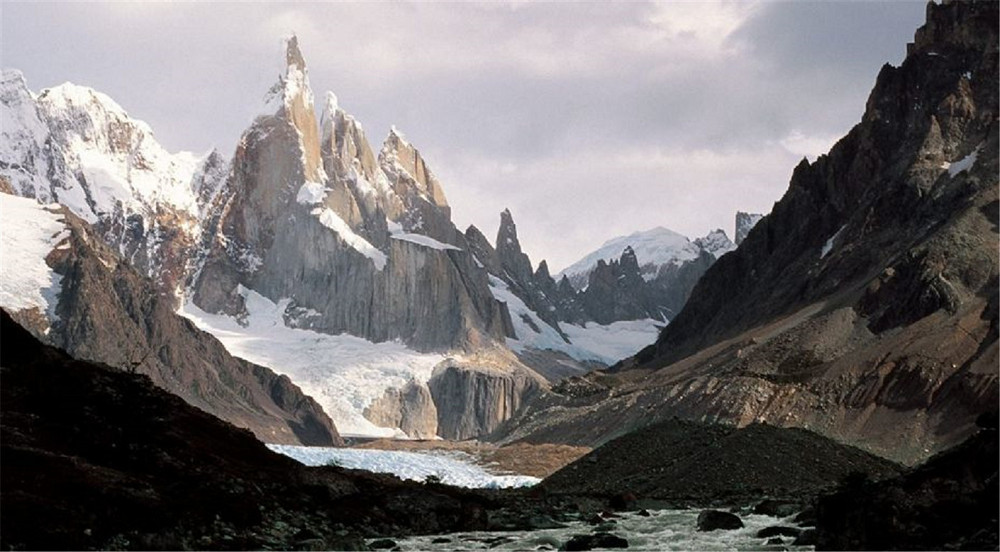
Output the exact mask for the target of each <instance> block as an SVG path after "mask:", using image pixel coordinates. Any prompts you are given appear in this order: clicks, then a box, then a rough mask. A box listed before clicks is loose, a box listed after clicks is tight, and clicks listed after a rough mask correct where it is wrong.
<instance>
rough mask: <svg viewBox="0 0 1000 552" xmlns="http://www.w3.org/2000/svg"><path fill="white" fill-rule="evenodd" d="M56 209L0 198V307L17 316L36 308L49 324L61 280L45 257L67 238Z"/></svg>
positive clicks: (4, 197) (20, 200) (20, 199)
mask: <svg viewBox="0 0 1000 552" xmlns="http://www.w3.org/2000/svg"><path fill="white" fill-rule="evenodd" d="M58 209H59V206H58V205H41V204H40V203H38V202H37V201H35V200H34V199H31V198H23V197H15V196H12V195H7V194H0V306H2V307H3V308H5V309H7V310H9V311H11V312H17V311H19V310H23V309H30V308H34V307H37V308H38V309H39V310H41V311H42V312H43V313H45V315H46V316H47V318H48V320H49V322H50V323H51V322H52V321H54V320H55V319H56V318H55V317H56V314H55V307H56V303H57V296H58V295H59V291H60V290H61V282H62V276H61V275H59V274H56V273H55V272H54V271H53V270H52V269H51V268H49V265H47V264H46V263H45V257H46V256H48V254H49V253H50V252H51V251H52V250H53V249H55V248H56V247H58V246H59V242H61V241H63V240H64V239H65V238H67V237H68V236H69V230H68V229H66V226H65V225H64V224H63V219H62V217H61V216H60V215H59V214H58V213H55V212H53V211H55V210H58Z"/></svg>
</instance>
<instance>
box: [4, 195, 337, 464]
mask: <svg viewBox="0 0 1000 552" xmlns="http://www.w3.org/2000/svg"><path fill="white" fill-rule="evenodd" d="M62 216H63V217H64V220H65V224H66V225H67V227H68V228H69V230H70V233H69V238H68V242H67V243H68V247H62V248H57V249H55V250H53V251H52V253H50V254H49V257H48V258H47V263H48V264H49V266H51V267H52V269H53V270H54V271H55V272H56V273H58V274H60V275H62V292H61V293H60V295H59V301H58V304H57V307H56V313H57V315H58V320H56V321H55V322H54V323H53V324H52V326H51V328H50V329H49V330H48V331H47V332H45V329H46V326H47V323H45V322H44V321H43V320H41V319H40V317H39V316H37V315H36V313H34V312H28V311H20V312H18V313H15V316H16V317H17V318H18V320H19V321H20V322H22V323H24V324H25V325H26V326H27V327H31V328H34V330H35V335H36V336H38V337H40V338H41V339H43V340H44V341H46V342H47V343H50V344H52V345H55V346H57V347H59V348H61V349H63V350H65V351H66V352H68V353H69V354H71V355H72V356H74V357H77V358H80V359H84V360H91V361H95V362H100V363H103V364H107V365H109V366H114V367H117V368H118V369H120V370H126V371H135V372H139V373H142V374H146V375H148V376H149V377H150V378H151V379H152V381H153V382H154V383H156V384H157V385H159V386H160V387H162V388H164V389H166V390H168V391H170V392H172V393H175V394H177V395H178V396H180V397H182V398H183V399H184V400H185V401H187V402H188V403H189V404H191V405H194V406H196V407H198V408H200V409H202V410H204V411H206V412H209V413H211V414H213V415H215V416H218V417H220V418H222V419H224V420H227V421H229V422H230V423H233V424H235V425H237V426H239V427H243V428H248V429H250V430H252V431H253V432H254V433H255V434H256V435H257V436H258V437H259V438H260V439H261V440H263V441H266V442H271V443H290V444H298V443H301V444H307V445H327V446H329V445H336V444H340V443H341V440H340V436H339V435H338V433H337V430H336V428H335V427H334V425H333V422H332V421H331V420H330V418H329V417H328V416H327V415H326V414H325V413H324V412H323V410H322V408H320V407H319V405H318V404H316V402H315V401H313V399H312V398H310V397H308V396H306V395H305V394H303V393H302V391H301V389H299V388H298V386H296V385H295V384H293V383H292V382H291V380H289V379H288V377H287V376H279V375H277V374H275V373H274V372H272V371H271V370H269V369H267V368H264V367H262V366H258V365H256V364H252V363H249V362H246V361H244V360H241V359H237V358H234V357H233V356H231V355H230V354H229V353H228V352H227V351H226V349H225V348H224V347H223V346H222V344H221V343H219V342H218V341H217V340H216V339H215V338H214V337H213V336H211V335H209V334H207V333H205V332H202V331H201V330H198V329H197V328H195V327H194V325H193V324H192V323H191V322H190V321H188V320H186V319H184V318H182V317H180V316H179V315H177V314H176V313H175V312H174V305H173V301H172V300H171V298H168V297H164V296H163V295H161V294H160V293H159V292H158V288H157V286H156V285H155V284H154V283H153V282H152V281H151V280H149V279H148V278H144V277H142V276H140V275H139V274H137V273H136V270H135V268H133V266H132V265H131V264H130V263H128V262H126V261H125V260H123V259H122V258H121V257H120V256H118V255H117V254H116V253H115V252H114V251H112V250H111V248H110V247H108V246H107V245H105V244H104V243H103V242H102V241H101V240H100V239H98V238H97V237H96V236H95V235H94V233H93V232H92V230H91V229H90V226H89V225H87V223H85V222H84V221H82V220H80V219H79V218H77V217H76V216H75V215H73V214H72V213H70V212H69V210H68V209H66V208H63V209H62ZM4 338H5V342H7V341H6V340H7V336H6V335H5V336H4ZM8 343H10V342H8Z"/></svg>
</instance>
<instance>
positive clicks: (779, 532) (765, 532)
mask: <svg viewBox="0 0 1000 552" xmlns="http://www.w3.org/2000/svg"><path fill="white" fill-rule="evenodd" d="M800 534H802V530H801V529H797V528H795V527H783V526H780V525H773V526H771V527H765V528H763V529H761V530H760V531H757V538H759V539H766V538H769V537H798V536H799V535H800Z"/></svg>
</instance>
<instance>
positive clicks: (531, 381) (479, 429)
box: [428, 355, 545, 440]
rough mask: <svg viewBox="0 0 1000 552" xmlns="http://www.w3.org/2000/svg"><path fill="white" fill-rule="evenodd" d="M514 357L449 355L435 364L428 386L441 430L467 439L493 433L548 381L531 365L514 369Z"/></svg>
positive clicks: (440, 433)
mask: <svg viewBox="0 0 1000 552" xmlns="http://www.w3.org/2000/svg"><path fill="white" fill-rule="evenodd" d="M509 365H510V361H509V360H508V361H505V362H504V361H501V362H497V361H496V360H493V359H491V358H485V356H484V355H480V357H478V358H471V359H464V360H454V359H449V360H446V361H445V362H443V363H441V364H440V365H438V366H437V367H435V368H434V374H433V376H431V379H430V382H428V387H429V388H430V393H431V396H432V397H433V398H434V404H436V405H437V417H438V418H437V426H438V429H437V432H438V435H439V436H441V437H443V438H445V439H454V440H464V439H470V438H473V437H477V436H482V435H486V434H489V433H490V432H492V431H493V430H495V429H496V428H497V427H499V426H500V424H501V423H503V422H505V421H507V420H508V419H510V418H511V417H512V416H513V415H514V413H515V412H516V411H517V410H518V409H519V408H520V407H521V404H522V403H523V402H525V401H527V400H528V399H530V398H531V397H532V395H534V394H535V393H536V392H537V391H539V390H540V389H542V388H543V387H544V386H545V385H544V382H543V380H542V379H541V378H540V377H539V376H538V375H537V374H535V373H534V372H531V371H530V370H528V369H523V370H516V371H511V370H509V369H508V368H506V367H507V366H509Z"/></svg>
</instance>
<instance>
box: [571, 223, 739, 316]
mask: <svg viewBox="0 0 1000 552" xmlns="http://www.w3.org/2000/svg"><path fill="white" fill-rule="evenodd" d="M735 248H736V245H735V244H733V242H732V241H730V240H729V237H728V236H727V235H726V233H725V231H723V230H714V231H712V232H710V233H709V234H707V235H706V236H704V237H701V238H697V239H695V240H689V239H688V238H686V237H684V236H682V235H681V234H678V233H676V232H674V231H672V230H668V229H666V228H662V227H660V228H654V229H652V230H647V231H645V232H636V233H633V234H629V235H627V236H620V237H617V238H613V239H611V240H608V241H606V242H605V243H604V244H603V245H602V246H601V247H600V248H598V249H597V250H595V251H593V252H591V253H589V254H587V255H585V256H584V257H583V258H582V259H580V260H579V261H577V262H575V263H573V264H572V265H570V266H569V267H567V268H565V269H563V271H562V272H560V273H559V276H561V277H563V278H566V279H567V280H568V281H569V283H570V284H572V285H573V287H574V288H575V289H576V290H578V292H579V296H580V300H581V302H582V303H583V304H584V305H585V312H586V315H587V316H588V317H589V319H590V320H595V321H597V322H598V323H601V324H608V323H610V322H613V321H615V320H629V319H637V318H653V319H657V320H661V321H669V320H672V319H673V317H674V316H676V314H677V313H678V312H680V310H681V308H682V307H683V306H684V302H685V301H687V298H688V296H689V295H690V294H691V289H692V288H693V287H694V284H695V282H697V281H698V278H700V277H701V275H702V274H704V272H705V270H707V269H708V267H709V266H711V265H712V263H714V262H715V261H716V259H718V258H719V257H721V256H723V255H725V254H726V253H728V252H730V251H732V250H733V249H735ZM633 260H634V261H635V264H638V270H637V271H636V270H634V269H633V267H632V264H633ZM612 265H615V266H614V268H612ZM636 272H637V273H638V276H639V277H640V278H639V279H636V278H635V276H636ZM640 280H641V281H640Z"/></svg>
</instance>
